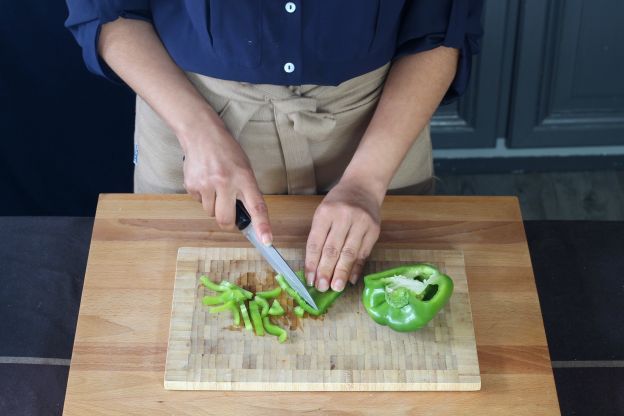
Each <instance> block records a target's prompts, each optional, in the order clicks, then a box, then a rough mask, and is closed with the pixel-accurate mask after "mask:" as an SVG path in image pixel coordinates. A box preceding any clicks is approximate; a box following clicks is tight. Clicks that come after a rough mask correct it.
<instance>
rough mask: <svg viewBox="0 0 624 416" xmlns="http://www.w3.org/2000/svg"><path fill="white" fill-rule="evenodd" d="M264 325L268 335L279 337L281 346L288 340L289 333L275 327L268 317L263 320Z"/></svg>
mask: <svg viewBox="0 0 624 416" xmlns="http://www.w3.org/2000/svg"><path fill="white" fill-rule="evenodd" d="M262 323H263V324H264V328H265V329H266V332H267V333H269V334H271V335H275V336H276V337H278V338H277V340H278V341H279V343H280V344H282V343H283V342H284V341H286V338H288V332H286V330H285V329H284V328H281V327H279V326H277V325H274V324H273V323H272V322H271V321H270V320H269V317H268V316H265V317H264V318H262Z"/></svg>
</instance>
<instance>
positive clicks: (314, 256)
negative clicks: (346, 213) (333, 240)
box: [305, 210, 331, 286]
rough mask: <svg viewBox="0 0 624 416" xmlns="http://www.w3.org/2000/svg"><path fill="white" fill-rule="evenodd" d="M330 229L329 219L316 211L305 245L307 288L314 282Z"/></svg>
mask: <svg viewBox="0 0 624 416" xmlns="http://www.w3.org/2000/svg"><path fill="white" fill-rule="evenodd" d="M330 228H331V218H330V217H329V216H327V215H325V214H324V212H322V211H318V210H317V212H316V213H315V214H314V218H313V219H312V227H311V228H310V234H309V235H308V241H307V243H306V260H305V274H306V281H307V282H308V286H313V285H314V284H315V282H316V277H317V276H316V270H317V268H318V264H319V261H320V260H321V252H322V249H323V245H324V244H325V240H326V239H327V234H329V229H330Z"/></svg>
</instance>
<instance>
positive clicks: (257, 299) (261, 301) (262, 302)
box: [254, 296, 269, 316]
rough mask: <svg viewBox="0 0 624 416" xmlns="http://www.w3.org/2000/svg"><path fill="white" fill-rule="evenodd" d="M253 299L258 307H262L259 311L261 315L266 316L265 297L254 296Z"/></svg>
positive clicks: (267, 304)
mask: <svg viewBox="0 0 624 416" xmlns="http://www.w3.org/2000/svg"><path fill="white" fill-rule="evenodd" d="M254 301H255V302H256V303H257V304H258V306H259V307H261V308H262V310H261V311H260V315H261V316H267V315H268V314H269V302H268V301H267V300H266V299H265V298H261V297H259V296H256V297H255V298H254Z"/></svg>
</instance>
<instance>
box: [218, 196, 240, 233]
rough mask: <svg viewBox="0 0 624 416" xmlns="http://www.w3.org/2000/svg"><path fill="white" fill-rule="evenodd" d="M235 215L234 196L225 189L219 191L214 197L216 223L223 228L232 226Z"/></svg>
mask: <svg viewBox="0 0 624 416" xmlns="http://www.w3.org/2000/svg"><path fill="white" fill-rule="evenodd" d="M235 215H236V197H235V196H234V194H233V193H229V192H227V191H222V192H219V191H218V190H217V195H216V198H215V216H216V217H217V223H218V224H219V226H220V227H221V228H222V229H224V230H231V229H232V228H234V217H235Z"/></svg>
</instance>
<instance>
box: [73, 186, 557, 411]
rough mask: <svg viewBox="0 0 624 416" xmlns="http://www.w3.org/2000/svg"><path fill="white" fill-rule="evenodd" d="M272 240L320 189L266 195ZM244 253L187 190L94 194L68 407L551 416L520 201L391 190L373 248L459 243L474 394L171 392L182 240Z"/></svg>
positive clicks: (308, 212)
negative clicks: (475, 368) (170, 342)
mask: <svg viewBox="0 0 624 416" xmlns="http://www.w3.org/2000/svg"><path fill="white" fill-rule="evenodd" d="M266 201H267V204H268V207H269V212H270V215H271V219H272V226H273V233H274V235H275V244H276V246H278V247H302V246H303V245H304V243H305V239H306V237H307V233H308V231H309V229H310V223H311V219H312V215H313V213H314V210H315V208H316V206H317V205H318V203H319V201H320V197H315V196H269V197H266ZM226 246H227V247H249V246H248V245H247V242H246V241H245V240H244V239H243V237H242V236H241V235H240V233H238V232H235V231H232V232H225V231H221V230H219V228H218V226H217V224H216V222H215V221H214V220H213V219H210V218H208V217H207V216H206V214H205V213H204V211H202V209H201V206H200V205H199V204H198V203H197V202H195V201H193V200H192V199H191V198H190V197H188V196H186V195H127V194H123V195H101V196H100V200H99V204H98V210H97V214H96V219H95V223H94V229H93V237H92V242H91V248H90V253H89V261H88V264H87V271H86V276H85V283H84V289H83V293H82V302H81V305H80V314H79V317H78V326H77V330H76V338H75V341H74V350H73V355H72V364H71V367H70V371H69V380H68V385H67V394H66V400H65V405H64V414H66V415H151V416H153V415H198V414H202V415H204V414H208V415H210V414H214V415H224V414H227V415H229V414H244V413H253V414H254V415H272V416H279V415H293V414H305V413H308V414H309V413H315V414H324V415H327V414H329V415H345V416H353V415H379V414H383V415H420V414H422V415H436V416H437V415H440V414H462V415H469V414H479V415H488V414H489V415H502V414H513V415H555V414H559V407H558V402H557V394H556V390H555V384H554V380H553V373H552V369H551V365H550V360H549V355H548V347H547V344H546V338H545V334H544V326H543V322H542V317H541V313H540V307H539V301H538V297H537V292H536V289H535V281H534V278H533V272H532V269H531V261H530V257H529V251H528V247H527V243H526V238H525V234H524V227H523V224H522V218H521V216H520V210H519V206H518V201H517V199H516V198H512V197H450V196H442V197H440V196H396V197H387V198H386V200H385V202H384V206H383V209H382V230H381V235H380V240H379V243H378V244H377V247H378V248H409V249H421V250H438V249H439V250H461V251H463V253H464V259H465V263H466V275H467V276H468V287H469V291H470V301H471V308H472V316H473V321H474V330H475V336H476V341H477V354H478V357H479V366H480V370H481V390H480V391H475V392H255V391H246V392H242V391H237V392H231V391H172V390H165V389H164V386H163V378H164V370H165V357H166V351H167V339H168V334H169V323H170V316H171V299H172V295H173V283H174V279H173V276H174V275H175V266H176V255H177V252H178V249H179V248H180V247H226Z"/></svg>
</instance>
